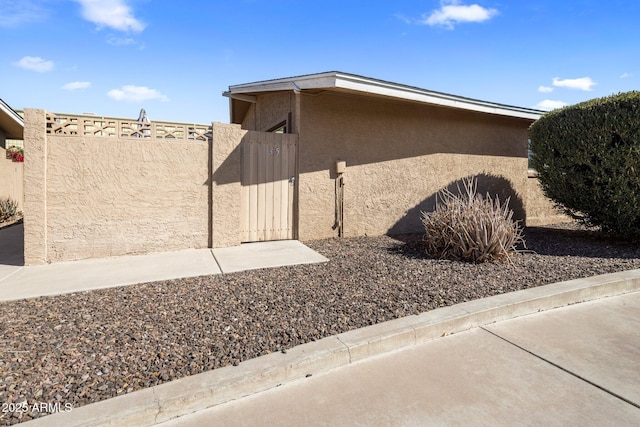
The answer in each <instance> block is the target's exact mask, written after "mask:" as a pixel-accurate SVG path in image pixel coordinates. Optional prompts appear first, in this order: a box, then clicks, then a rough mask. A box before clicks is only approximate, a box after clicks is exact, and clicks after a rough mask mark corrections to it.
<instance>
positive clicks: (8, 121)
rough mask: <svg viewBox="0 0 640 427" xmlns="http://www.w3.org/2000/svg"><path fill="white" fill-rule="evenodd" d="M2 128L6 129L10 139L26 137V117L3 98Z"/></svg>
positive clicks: (0, 119)
mask: <svg viewBox="0 0 640 427" xmlns="http://www.w3.org/2000/svg"><path fill="white" fill-rule="evenodd" d="M0 128H2V129H4V131H5V133H6V137H7V138H9V139H23V137H24V119H23V118H22V117H20V115H19V114H18V113H16V111H15V110H14V109H13V108H11V107H9V105H7V104H6V103H5V102H4V101H3V100H2V99H0Z"/></svg>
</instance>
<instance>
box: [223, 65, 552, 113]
mask: <svg viewBox="0 0 640 427" xmlns="http://www.w3.org/2000/svg"><path fill="white" fill-rule="evenodd" d="M305 89H325V90H331V89H342V90H346V91H355V92H360V93H368V94H372V95H379V96H385V97H390V98H395V99H403V100H409V101H415V102H421V103H425V104H431V105H440V106H443V107H450V108H457V109H463V110H470V111H477V112H482V113H489V114H497V115H502V116H509V117H517V118H523V119H529V120H537V119H539V118H540V117H541V116H542V114H544V112H543V111H538V110H533V109H528V108H523V107H515V106H510V105H502V104H496V103H493V102H487V101H480V100H475V99H471V98H463V97H459V96H455V95H449V94H446V93H440V92H432V91H428V90H424V89H420V88H414V87H411V86H405V85H400V84H395V83H391V82H385V81H382V80H375V79H369V78H366V77H361V76H356V75H352V74H346V73H339V72H329V73H320V74H310V75H307V76H299V77H289V78H285V79H276V80H267V81H263V82H257V83H247V84H241V85H236V86H230V87H229V93H259V92H272V91H283V90H293V91H294V92H299V91H301V90H305Z"/></svg>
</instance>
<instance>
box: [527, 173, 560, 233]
mask: <svg viewBox="0 0 640 427" xmlns="http://www.w3.org/2000/svg"><path fill="white" fill-rule="evenodd" d="M560 222H571V218H569V217H568V216H566V215H564V214H563V213H562V212H560V211H559V210H558V209H556V208H555V207H554V206H553V202H551V200H549V199H548V198H546V197H545V195H544V193H543V192H542V188H541V187H540V181H538V178H537V176H536V174H535V172H530V173H529V178H528V179H527V225H528V226H538V225H546V224H556V223H560Z"/></svg>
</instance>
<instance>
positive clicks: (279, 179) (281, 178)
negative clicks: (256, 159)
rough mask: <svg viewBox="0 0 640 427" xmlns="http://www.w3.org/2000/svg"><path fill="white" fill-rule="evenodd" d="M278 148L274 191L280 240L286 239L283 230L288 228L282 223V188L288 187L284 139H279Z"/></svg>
mask: <svg viewBox="0 0 640 427" xmlns="http://www.w3.org/2000/svg"><path fill="white" fill-rule="evenodd" d="M277 147H278V148H279V151H280V155H279V156H278V158H277V159H276V162H275V164H276V169H277V171H276V172H275V173H274V189H273V219H274V223H275V228H276V230H277V232H276V235H277V236H278V237H277V238H278V239H279V240H281V239H284V238H286V237H283V234H284V233H283V230H284V229H285V228H286V226H287V224H286V222H284V221H282V211H283V209H282V203H283V201H282V188H283V187H285V186H286V185H287V183H286V178H285V175H286V174H287V168H286V166H285V165H286V163H285V162H287V153H286V150H285V146H284V144H282V137H279V138H278V143H277Z"/></svg>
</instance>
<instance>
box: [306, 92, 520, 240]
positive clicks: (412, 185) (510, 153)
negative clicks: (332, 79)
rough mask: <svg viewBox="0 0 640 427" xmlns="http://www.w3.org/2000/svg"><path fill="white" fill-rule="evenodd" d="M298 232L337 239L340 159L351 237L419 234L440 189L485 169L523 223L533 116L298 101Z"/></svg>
mask: <svg viewBox="0 0 640 427" xmlns="http://www.w3.org/2000/svg"><path fill="white" fill-rule="evenodd" d="M300 99H301V105H300V118H299V119H300V141H299V174H300V176H299V188H298V191H299V200H298V203H299V230H298V231H299V237H300V239H302V240H306V239H316V238H324V237H331V236H336V235H337V231H336V230H334V229H333V225H334V210H335V181H334V179H335V177H336V175H335V172H334V167H335V162H336V161H337V160H344V161H346V163H347V169H346V173H345V174H344V178H345V196H344V234H345V236H360V235H380V234H385V233H390V234H401V233H407V232H420V231H421V230H422V228H421V227H422V226H421V223H420V210H427V209H431V208H432V207H433V204H434V201H435V194H436V193H437V192H438V191H439V190H440V189H442V188H445V187H447V186H450V185H452V184H454V185H455V183H456V182H459V180H460V179H461V178H463V177H466V176H474V175H480V179H481V191H485V190H487V189H488V190H490V191H491V192H492V193H498V194H501V195H502V196H503V197H505V196H507V195H511V197H512V208H514V211H516V216H517V217H519V218H520V219H524V203H525V202H524V200H525V197H526V196H525V194H526V191H527V127H528V126H529V124H530V121H528V120H519V119H510V118H504V117H498V116H495V117H494V116H490V115H487V114H479V113H470V112H460V111H458V110H452V109H443V108H434V107H428V106H422V105H417V104H411V103H403V102H392V101H388V100H381V99H379V98H371V97H362V96H352V95H341V94H330V93H322V94H319V95H314V96H308V95H307V96H305V95H302V96H301V97H300Z"/></svg>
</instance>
